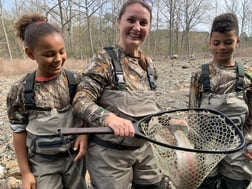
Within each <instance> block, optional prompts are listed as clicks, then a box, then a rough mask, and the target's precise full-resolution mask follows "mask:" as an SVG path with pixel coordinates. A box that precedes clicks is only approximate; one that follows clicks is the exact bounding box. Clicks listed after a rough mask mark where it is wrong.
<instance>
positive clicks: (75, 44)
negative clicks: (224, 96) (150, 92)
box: [0, 0, 252, 61]
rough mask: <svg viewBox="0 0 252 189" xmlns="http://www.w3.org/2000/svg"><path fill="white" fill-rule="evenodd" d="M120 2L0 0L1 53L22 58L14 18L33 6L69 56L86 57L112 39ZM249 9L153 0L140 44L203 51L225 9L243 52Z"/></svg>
mask: <svg viewBox="0 0 252 189" xmlns="http://www.w3.org/2000/svg"><path fill="white" fill-rule="evenodd" d="M123 2H124V0H110V1H109V0H0V19H1V23H0V57H1V58H0V59H2V61H3V60H6V59H7V60H11V61H13V60H16V59H26V56H25V54H24V51H23V44H22V43H21V41H20V40H18V38H17V37H16V31H15V28H14V23H15V21H16V20H17V19H18V18H19V17H20V16H21V15H23V14H27V13H32V12H36V13H41V14H43V15H45V16H47V18H48V19H49V22H50V23H53V24H55V25H57V26H58V27H59V28H60V29H61V30H62V32H63V34H64V37H65V39H66V48H67V53H68V57H70V58H73V59H79V60H83V59H88V58H90V57H91V56H92V55H93V54H94V52H95V51H96V50H99V49H101V48H103V47H104V46H109V45H112V44H115V43H116V41H117V37H118V36H117V29H116V26H115V19H116V16H117V15H118V11H119V10H120V7H121V5H122V3H123ZM251 10H252V1H251V0H239V1H237V0H223V1H218V0H215V1H213V0H154V1H152V14H153V19H152V28H151V31H150V35H149V37H148V39H147V40H146V41H145V43H144V44H143V45H142V49H143V50H144V51H145V52H147V53H148V54H150V55H151V56H152V57H164V58H169V57H173V56H174V55H176V57H177V56H179V57H183V58H190V57H195V56H207V55H209V48H208V37H209V31H210V27H211V23H212V20H213V18H214V17H215V16H216V15H218V14H220V13H223V12H233V13H235V14H236V15H237V17H238V19H239V24H240V37H241V40H242V42H241V46H240V48H239V51H238V52H239V53H241V54H240V55H241V56H242V55H243V54H242V52H244V51H245V52H250V47H252V11H251ZM245 49H246V50H245ZM247 54H248V55H249V53H247ZM250 54H251V53H250Z"/></svg>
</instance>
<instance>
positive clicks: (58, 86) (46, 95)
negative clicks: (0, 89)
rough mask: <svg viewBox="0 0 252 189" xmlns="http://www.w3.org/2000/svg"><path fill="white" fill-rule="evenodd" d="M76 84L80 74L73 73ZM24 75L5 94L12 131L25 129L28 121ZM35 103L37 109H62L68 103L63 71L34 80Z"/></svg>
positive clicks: (66, 81)
mask: <svg viewBox="0 0 252 189" xmlns="http://www.w3.org/2000/svg"><path fill="white" fill-rule="evenodd" d="M74 78H75V81H76V84H78V83H79V82H80V79H81V74H80V73H77V72H76V73H74ZM25 83H26V76H25V77H23V78H21V79H20V80H18V81H16V82H15V83H14V84H13V85H12V86H11V89H10V90H9V93H8V95H7V114H8V117H9V121H10V124H11V129H12V130H13V131H14V132H20V131H23V130H25V128H26V126H27V123H28V120H29V118H28V116H29V115H28V111H27V110H26V109H25V101H24V85H25ZM34 92H35V95H34V98H35V105H36V107H37V108H38V109H39V110H51V109H52V108H56V109H62V108H64V107H66V106H67V105H69V104H70V96H69V90H68V80H67V77H66V74H65V72H61V73H60V74H58V76H57V77H56V78H54V79H52V80H49V81H35V83H34Z"/></svg>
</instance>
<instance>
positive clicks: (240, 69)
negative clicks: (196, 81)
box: [201, 62, 245, 92]
mask: <svg viewBox="0 0 252 189" xmlns="http://www.w3.org/2000/svg"><path fill="white" fill-rule="evenodd" d="M201 68H202V73H201V83H202V85H203V91H204V92H211V86H210V77H209V75H210V71H209V64H203V65H202V66H201ZM244 75H245V71H244V66H243V65H242V64H241V63H239V62H237V63H236V87H235V88H236V91H237V92H238V91H242V90H243V87H244Z"/></svg>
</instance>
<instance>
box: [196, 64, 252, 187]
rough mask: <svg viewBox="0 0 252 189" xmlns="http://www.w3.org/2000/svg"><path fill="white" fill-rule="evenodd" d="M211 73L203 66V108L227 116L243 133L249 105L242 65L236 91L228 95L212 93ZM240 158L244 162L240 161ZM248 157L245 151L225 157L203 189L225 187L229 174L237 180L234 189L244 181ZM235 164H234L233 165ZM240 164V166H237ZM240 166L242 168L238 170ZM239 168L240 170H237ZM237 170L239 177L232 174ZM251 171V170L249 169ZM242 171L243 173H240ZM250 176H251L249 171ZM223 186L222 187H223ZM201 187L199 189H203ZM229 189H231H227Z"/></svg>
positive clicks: (237, 69)
mask: <svg viewBox="0 0 252 189" xmlns="http://www.w3.org/2000/svg"><path fill="white" fill-rule="evenodd" d="M209 75H210V72H209V64H205V65H202V75H201V83H202V85H203V94H202V97H201V105H200V107H201V108H212V109H216V110H218V111H220V112H223V113H224V114H226V115H227V116H228V117H229V118H230V119H231V120H232V121H233V122H234V123H235V124H236V125H237V127H238V128H240V130H241V131H242V133H243V129H244V128H243V127H244V123H245V121H246V119H247V117H248V105H247V104H246V102H245V99H246V97H245V95H246V94H245V92H244V67H243V65H242V64H240V63H237V65H236V85H235V91H234V92H231V93H226V94H215V93H212V90H211V86H210V77H209ZM240 158H242V160H241V161H240ZM245 161H246V157H245V154H244V150H243V149H242V150H241V151H239V152H236V153H234V154H228V155H226V156H225V157H224V159H223V160H222V161H221V162H220V163H219V164H218V165H217V166H216V168H215V169H213V171H212V172H211V173H210V174H209V175H208V177H207V178H206V179H205V180H204V182H203V183H202V186H201V187H202V189H203V188H205V187H213V186H214V185H215V187H216V188H219V187H224V188H225V186H224V185H223V183H225V181H224V180H223V178H222V177H223V176H219V175H218V174H220V175H226V174H227V173H228V172H230V173H228V174H230V175H232V176H231V177H232V178H234V179H237V183H233V185H234V187H235V186H236V184H238V183H239V185H240V184H241V183H240V182H243V181H238V180H239V179H240V178H239V177H238V176H240V175H241V174H243V173H242V171H241V170H242V169H243V168H242V167H243V166H244V163H245V164H246V162H245ZM233 163H234V164H233ZM235 164H239V165H235ZM237 166H238V167H239V166H240V167H241V168H238V167H237ZM244 167H245V168H244V170H245V169H247V168H248V167H247V165H245V166H244ZM250 167H251V166H250ZM237 168H238V169H237ZM235 169H237V171H238V172H239V174H238V175H235V173H231V172H232V170H235ZM249 169H250V168H249ZM240 171H241V172H240ZM248 174H251V171H249V173H248ZM221 185H222V186H221ZM201 187H199V189H201ZM227 189H229V188H227Z"/></svg>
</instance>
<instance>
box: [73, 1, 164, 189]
mask: <svg viewBox="0 0 252 189" xmlns="http://www.w3.org/2000/svg"><path fill="white" fill-rule="evenodd" d="M151 18H152V14H151V8H150V6H149V5H148V4H147V3H146V2H144V1H142V0H129V1H127V2H125V3H124V4H123V6H122V8H121V11H120V13H119V16H118V18H117V20H116V25H117V28H118V30H119V41H118V44H117V45H115V46H114V47H113V48H111V49H110V50H111V51H112V53H115V54H114V56H112V57H114V58H111V57H110V55H109V50H107V51H106V50H101V51H100V52H98V53H97V54H96V55H95V57H94V58H93V60H92V61H91V63H90V64H89V65H88V66H87V68H86V69H85V72H84V76H83V78H82V82H81V83H80V85H79V86H78V90H77V93H76V96H75V99H74V110H75V111H76V112H77V114H79V116H81V117H82V119H83V120H85V121H87V122H88V124H89V126H92V127H94V126H103V127H110V128H112V129H113V131H114V135H111V134H107V135H92V136H90V144H89V148H88V152H87V165H88V170H89V173H90V177H91V182H92V186H93V188H96V189H108V188H109V189H118V188H122V189H130V188H135V189H140V188H141V189H142V188H151V189H157V188H163V187H164V186H163V185H162V184H163V182H162V180H163V179H162V178H163V176H162V174H161V171H160V169H159V168H158V165H157V163H156V160H155V158H154V154H153V151H152V147H151V145H150V144H149V143H148V142H146V141H144V140H142V139H137V138H133V137H134V126H133V122H134V121H136V120H138V119H139V118H141V117H143V116H145V115H148V114H151V113H157V112H159V111H160V108H159V106H158V105H157V103H156V102H155V100H154V98H153V94H152V92H153V91H152V90H154V89H155V79H156V78H157V75H156V72H155V69H154V67H153V63H152V60H151V59H150V58H149V57H148V56H147V55H146V54H145V53H143V52H142V51H141V50H140V45H141V44H142V43H143V42H144V41H145V39H146V37H147V36H148V34H149V31H150V24H151ZM111 51H110V52H111ZM116 59H118V60H119V61H118V62H119V63H118V64H119V67H121V70H122V72H121V71H118V70H117V69H116V67H118V65H115V67H114V66H113V65H114V64H117V63H116V62H117V60H116Z"/></svg>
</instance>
